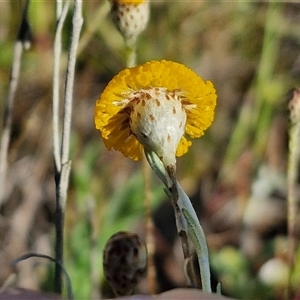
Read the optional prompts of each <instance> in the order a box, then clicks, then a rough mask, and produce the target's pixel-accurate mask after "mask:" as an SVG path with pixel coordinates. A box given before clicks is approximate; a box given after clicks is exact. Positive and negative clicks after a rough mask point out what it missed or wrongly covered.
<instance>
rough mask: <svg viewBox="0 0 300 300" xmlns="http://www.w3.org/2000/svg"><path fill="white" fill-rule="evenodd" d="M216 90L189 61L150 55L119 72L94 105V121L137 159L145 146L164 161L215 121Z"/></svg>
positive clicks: (109, 140)
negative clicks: (137, 64) (143, 61)
mask: <svg viewBox="0 0 300 300" xmlns="http://www.w3.org/2000/svg"><path fill="white" fill-rule="evenodd" d="M216 98H217V95H216V91H215V89H214V86H213V84H212V83H211V82H210V81H204V80H203V79H202V78H201V77H200V76H198V75H197V74H196V73H195V72H194V71H192V70H191V69H189V68H187V67H186V66H184V65H182V64H179V63H176V62H172V61H166V60H162V61H150V62H147V63H145V64H142V65H139V66H136V67H133V68H127V69H125V70H123V71H121V72H120V73H119V74H117V75H116V76H115V77H114V78H113V79H112V80H111V81H110V82H109V84H108V85H107V87H106V88H105V89H104V91H103V93H102V95H101V97H100V99H99V100H97V102H96V106H95V126H96V128H97V129H98V130H100V132H101V135H102V138H103V141H104V144H105V146H106V147H107V148H108V149H109V150H110V149H112V148H114V149H115V150H117V151H120V152H121V153H123V155H125V156H127V157H129V158H131V159H133V160H139V159H140V158H141V157H142V153H143V150H144V148H145V149H146V150H147V151H153V152H155V153H156V155H157V156H158V157H159V158H160V159H161V160H162V162H163V163H164V165H165V166H169V165H175V163H176V156H181V155H183V154H184V153H186V152H187V151H188V148H189V146H190V145H191V144H192V143H191V141H189V140H188V139H187V138H186V136H189V137H191V138H199V137H201V136H202V135H203V134H204V131H205V130H206V129H207V128H208V127H209V126H210V125H211V123H212V121H213V118H214V109H215V106H216Z"/></svg>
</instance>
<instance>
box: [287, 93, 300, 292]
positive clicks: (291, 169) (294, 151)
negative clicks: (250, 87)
mask: <svg viewBox="0 0 300 300" xmlns="http://www.w3.org/2000/svg"><path fill="white" fill-rule="evenodd" d="M289 109H290V121H291V125H290V129H289V156H288V170H287V184H288V199H287V200H288V245H289V247H288V249H289V265H290V275H291V274H292V272H293V269H294V266H295V262H296V251H297V246H298V240H297V236H296V225H297V224H296V218H297V213H298V205H297V179H298V177H299V163H300V89H295V90H294V93H293V97H292V99H291V100H290V103H289ZM290 279H291V276H290ZM289 289H291V282H289ZM290 292H291V290H290Z"/></svg>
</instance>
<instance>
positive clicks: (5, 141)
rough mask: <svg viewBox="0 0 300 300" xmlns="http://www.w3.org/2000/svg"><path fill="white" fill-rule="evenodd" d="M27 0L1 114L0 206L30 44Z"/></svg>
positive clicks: (3, 194)
mask: <svg viewBox="0 0 300 300" xmlns="http://www.w3.org/2000/svg"><path fill="white" fill-rule="evenodd" d="M28 6H29V1H27V3H26V6H25V8H24V12H23V17H22V21H21V26H20V29H19V32H18V37H17V40H16V43H15V47H14V55H13V63H12V68H11V74H10V79H9V87H8V93H7V98H6V102H5V109H4V116H3V130H2V136H1V144H0V206H1V204H2V203H3V202H4V200H5V181H6V172H7V155H8V148H9V144H10V137H11V126H12V118H13V106H14V99H15V96H16V91H17V87H18V82H19V75H20V69H21V60H22V54H23V50H24V49H27V48H29V46H30V28H29V23H28V19H27V11H28Z"/></svg>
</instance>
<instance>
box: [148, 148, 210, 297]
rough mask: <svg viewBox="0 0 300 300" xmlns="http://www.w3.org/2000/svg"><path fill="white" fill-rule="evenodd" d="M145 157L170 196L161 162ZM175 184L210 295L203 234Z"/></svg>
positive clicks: (151, 155)
mask: <svg viewBox="0 0 300 300" xmlns="http://www.w3.org/2000/svg"><path fill="white" fill-rule="evenodd" d="M145 155H146V158H147V160H148V162H149V165H150V167H151V168H152V170H153V171H154V172H155V174H156V175H157V176H158V178H159V179H160V180H161V181H162V182H163V184H164V185H165V187H166V189H165V191H166V192H167V195H168V196H170V191H169V189H168V188H169V178H168V177H167V174H166V170H165V168H164V166H163V164H162V162H161V161H160V160H159V158H158V157H157V156H156V155H155V153H153V152H149V151H147V150H145ZM176 184H177V191H178V206H179V209H180V210H181V212H182V214H183V216H184V218H185V221H186V225H187V230H188V235H189V238H190V239H191V241H192V242H193V244H194V247H195V251H196V254H197V257H198V263H199V266H200V277H201V282H202V289H203V291H205V292H208V293H211V284H210V264H209V254H208V247H207V243H206V238H205V234H204V231H203V229H202V226H201V225H200V222H199V219H198V217H197V215H196V212H195V210H194V208H193V205H192V203H191V201H190V199H189V197H188V196H187V194H186V193H185V192H184V190H183V189H182V187H181V186H180V184H179V183H178V181H176Z"/></svg>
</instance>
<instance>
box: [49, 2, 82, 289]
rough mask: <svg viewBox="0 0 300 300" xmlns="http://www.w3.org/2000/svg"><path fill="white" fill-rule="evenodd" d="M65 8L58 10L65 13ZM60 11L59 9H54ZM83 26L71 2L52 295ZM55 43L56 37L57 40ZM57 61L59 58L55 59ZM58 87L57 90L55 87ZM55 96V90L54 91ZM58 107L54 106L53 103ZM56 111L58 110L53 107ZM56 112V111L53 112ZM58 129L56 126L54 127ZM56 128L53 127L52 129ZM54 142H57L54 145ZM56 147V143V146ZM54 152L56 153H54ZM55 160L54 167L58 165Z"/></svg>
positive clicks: (58, 285)
mask: <svg viewBox="0 0 300 300" xmlns="http://www.w3.org/2000/svg"><path fill="white" fill-rule="evenodd" d="M65 9H67V8H66V6H65V7H64V9H63V10H62V14H61V15H62V16H63V12H64V11H65ZM58 11H60V9H58ZM82 24H83V17H82V1H80V0H75V1H74V10H73V20H72V35H71V43H70V49H69V57H68V66H67V75H66V83H65V93H64V113H63V127H62V139H61V147H60V153H59V155H58V154H57V153H56V154H55V153H54V155H58V156H59V158H58V162H60V165H59V164H58V165H57V168H56V174H55V182H56V210H55V229H56V230H55V231H56V242H55V259H56V261H57V262H59V264H56V268H55V275H54V289H55V292H57V293H61V292H62V268H61V265H63V249H64V247H63V244H64V239H63V237H64V235H63V229H64V210H65V204H66V199H67V190H68V183H69V175H70V170H71V161H70V160H69V150H70V134H71V117H72V106H73V86H74V77H75V64H76V54H77V47H78V41H79V36H80V32H81V27H82ZM58 42H59V38H58ZM57 51H58V52H57V54H58V55H59V54H60V50H58V49H57ZM58 59H59V58H58ZM55 71H56V72H58V73H56V76H59V69H58V70H56V69H55ZM56 88H58V87H56ZM55 93H57V91H56V92H55ZM55 95H56V94H55ZM57 104H58V103H57ZM56 109H58V107H56ZM57 112H58V111H57V110H56V111H55V113H57ZM56 126H58V124H56ZM56 129H57V128H56ZM54 134H58V130H55V132H54ZM54 141H56V143H58V142H59V138H57V137H54ZM57 141H58V142H57ZM55 147H57V144H56V146H55ZM56 151H57V150H56ZM58 162H57V161H56V162H55V164H57V163H58Z"/></svg>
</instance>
